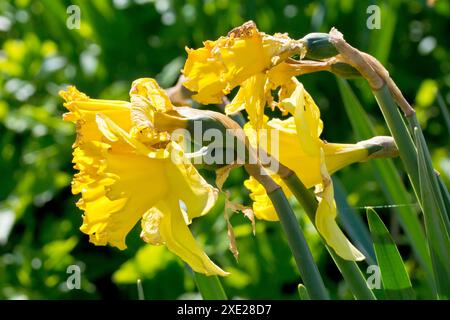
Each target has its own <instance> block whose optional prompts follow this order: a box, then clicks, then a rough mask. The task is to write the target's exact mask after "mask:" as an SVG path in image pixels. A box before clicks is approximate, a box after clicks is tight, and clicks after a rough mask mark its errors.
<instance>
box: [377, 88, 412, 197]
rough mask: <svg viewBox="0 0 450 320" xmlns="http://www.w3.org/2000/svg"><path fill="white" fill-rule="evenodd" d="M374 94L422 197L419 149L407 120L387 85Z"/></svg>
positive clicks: (410, 175) (410, 177)
mask: <svg viewBox="0 0 450 320" xmlns="http://www.w3.org/2000/svg"><path fill="white" fill-rule="evenodd" d="M373 94H374V95H375V98H376V100H377V103H378V105H379V106H380V109H381V112H382V113H383V116H384V118H385V120H386V123H387V125H388V127H389V130H390V131H391V134H392V137H393V138H394V139H395V142H396V144H397V147H398V151H399V154H400V158H401V159H402V161H403V164H404V166H405V169H406V172H407V174H408V176H409V179H410V181H411V184H412V186H413V188H414V192H415V193H416V196H417V199H420V196H419V195H420V184H419V171H418V164H417V150H416V147H415V145H414V142H413V140H412V138H411V135H410V134H409V132H408V128H407V127H406V124H405V122H404V121H403V119H402V116H401V114H400V112H399V110H398V108H397V105H396V104H395V102H394V100H393V98H392V95H391V92H390V91H389V89H388V87H387V85H384V86H383V87H381V89H379V90H373Z"/></svg>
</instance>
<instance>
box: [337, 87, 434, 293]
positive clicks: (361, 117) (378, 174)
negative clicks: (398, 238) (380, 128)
mask: <svg viewBox="0 0 450 320" xmlns="http://www.w3.org/2000/svg"><path fill="white" fill-rule="evenodd" d="M338 85H339V89H340V92H341V96H342V99H343V102H344V107H345V110H346V112H347V114H348V116H349V119H350V122H351V124H352V127H353V131H354V132H355V136H356V138H357V139H360V140H362V139H368V138H371V137H373V136H375V135H376V132H375V129H374V127H373V125H372V122H371V121H370V119H369V117H368V116H367V114H366V112H365V111H364V109H363V107H362V105H361V103H360V102H359V100H358V98H357V97H356V95H355V94H354V93H353V91H352V89H351V88H350V85H349V84H348V82H347V81H345V80H342V79H338ZM369 165H370V166H371V167H372V171H373V174H374V176H375V178H376V180H377V181H378V183H379V185H380V186H381V188H382V190H383V193H384V195H385V197H386V199H387V200H388V201H389V204H401V206H398V207H395V208H393V211H394V212H395V213H396V214H397V217H398V219H399V221H400V224H401V226H402V228H403V229H404V230H405V233H406V236H407V237H408V239H409V241H410V243H411V247H412V249H413V251H414V254H415V255H416V257H417V259H418V262H419V263H420V265H421V266H422V267H423V269H424V270H425V273H426V275H427V279H428V282H429V283H430V285H431V286H434V281H433V269H432V266H431V258H430V255H429V252H428V248H427V245H426V238H425V233H424V230H423V228H422V225H421V223H420V220H419V217H418V215H417V212H416V210H414V206H413V205H411V206H408V205H406V204H410V203H412V200H411V196H410V195H409V193H408V191H407V190H406V188H405V186H404V184H403V182H402V179H401V178H400V175H399V174H398V172H397V170H396V169H395V166H394V163H393V161H392V160H390V159H380V160H371V161H370V163H369Z"/></svg>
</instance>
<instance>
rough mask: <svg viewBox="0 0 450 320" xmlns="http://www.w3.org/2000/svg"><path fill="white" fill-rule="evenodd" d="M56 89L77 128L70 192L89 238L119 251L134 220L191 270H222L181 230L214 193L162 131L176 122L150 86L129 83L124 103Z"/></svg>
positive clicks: (169, 106) (151, 239)
mask: <svg viewBox="0 0 450 320" xmlns="http://www.w3.org/2000/svg"><path fill="white" fill-rule="evenodd" d="M60 94H61V96H62V97H63V98H64V99H65V100H66V103H65V104H64V105H65V106H66V108H67V109H69V111H70V112H69V113H67V114H66V115H65V116H64V119H65V120H67V121H72V122H75V123H76V127H77V142H76V143H75V144H74V153H73V155H74V159H73V162H74V163H75V166H74V167H75V169H77V170H78V173H77V174H76V175H75V177H74V180H73V183H72V191H73V193H74V194H77V193H80V194H81V199H80V200H79V201H78V203H77V206H78V207H79V208H80V209H82V210H83V211H84V215H83V224H82V226H81V228H80V229H81V231H83V232H84V233H86V234H88V235H89V237H90V241H91V242H92V243H94V244H95V245H107V244H110V245H112V246H116V247H118V248H119V249H125V248H126V244H125V239H126V236H127V234H128V233H129V232H130V230H131V229H132V228H133V227H134V226H135V225H136V224H137V223H138V222H139V220H141V225H142V233H141V237H142V239H143V240H144V241H146V242H147V243H149V244H152V245H162V244H164V245H166V246H167V248H168V249H169V250H171V251H172V252H173V253H175V254H176V255H178V256H179V257H180V258H181V259H183V260H184V261H185V262H186V263H188V264H189V265H190V266H191V267H192V269H193V270H194V271H196V272H201V273H204V274H207V275H213V274H217V275H226V274H227V273H226V272H225V271H223V270H222V269H221V268H219V267H218V266H216V265H215V264H214V263H213V262H212V261H211V260H210V259H209V258H208V256H207V255H206V254H205V252H204V251H203V250H202V249H201V248H200V246H199V245H198V244H197V243H196V241H195V239H194V237H193V235H192V234H191V232H190V230H189V228H188V225H189V224H190V222H191V221H192V219H193V218H195V217H199V216H201V215H204V214H206V213H207V212H208V211H209V209H210V208H211V207H212V206H213V205H214V203H215V201H216V199H217V190H216V189H215V188H213V187H212V186H210V185H209V184H208V183H207V182H206V181H205V180H204V179H203V177H202V176H201V175H200V174H199V173H198V172H197V170H196V169H195V168H194V167H193V165H192V164H191V163H190V162H189V160H188V159H187V158H186V157H185V155H184V152H183V150H182V148H181V147H180V146H179V145H178V144H177V142H176V141H171V139H170V130H169V129H170V128H171V127H176V126H177V124H179V122H178V121H179V119H178V118H175V117H172V115H171V112H172V111H173V106H172V104H171V103H170V100H169V98H168V96H167V95H166V93H165V92H164V91H163V90H162V89H161V88H160V87H159V86H158V84H157V83H156V82H155V81H154V80H153V79H139V80H136V81H135V82H134V83H133V85H132V89H131V91H130V96H131V98H130V101H131V102H125V101H124V102H122V101H109V100H97V99H90V98H89V97H88V96H86V95H85V94H83V93H81V92H79V91H77V90H76V89H75V88H74V87H69V88H68V89H67V90H66V91H63V92H61V93H60ZM171 119H172V120H173V121H171ZM168 128H169V129H168Z"/></svg>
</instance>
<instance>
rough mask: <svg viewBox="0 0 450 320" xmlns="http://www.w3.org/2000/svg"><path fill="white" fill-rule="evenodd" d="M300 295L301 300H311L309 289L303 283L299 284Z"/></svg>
mask: <svg viewBox="0 0 450 320" xmlns="http://www.w3.org/2000/svg"><path fill="white" fill-rule="evenodd" d="M298 295H299V297H300V300H311V298H310V297H309V294H308V290H306V287H305V286H304V285H302V284H301V283H300V284H299V285H298Z"/></svg>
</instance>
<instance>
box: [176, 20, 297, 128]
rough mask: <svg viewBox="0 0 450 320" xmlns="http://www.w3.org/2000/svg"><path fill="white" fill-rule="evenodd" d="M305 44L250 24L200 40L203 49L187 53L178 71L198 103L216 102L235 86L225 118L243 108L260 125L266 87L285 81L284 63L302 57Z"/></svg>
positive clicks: (287, 74) (267, 92) (267, 98)
mask: <svg viewBox="0 0 450 320" xmlns="http://www.w3.org/2000/svg"><path fill="white" fill-rule="evenodd" d="M304 50H305V49H304V43H303V42H302V41H299V40H293V39H291V38H289V37H288V36H287V35H286V34H275V35H273V36H271V35H267V34H265V33H263V32H259V31H258V29H257V28H256V25H255V24H254V23H253V22H252V21H249V22H247V23H245V24H243V25H242V26H240V27H238V28H235V29H233V30H232V31H230V32H229V34H228V36H226V37H221V38H219V39H218V40H216V41H206V42H204V47H202V48H199V49H196V50H192V49H187V52H188V58H187V61H186V64H185V66H184V70H183V73H184V75H185V77H186V81H185V82H184V86H185V87H186V88H188V89H189V90H191V91H193V92H196V94H195V95H194V96H193V99H195V100H197V101H198V102H200V103H203V104H209V103H221V102H222V97H223V96H224V95H227V94H228V93H230V91H231V90H232V89H233V88H235V87H236V86H238V85H240V86H241V88H240V90H239V92H238V93H237V95H236V97H235V98H234V99H233V101H232V102H231V104H229V105H228V106H226V112H227V114H232V113H235V112H238V111H240V110H242V109H244V108H245V109H246V110H247V112H248V113H249V118H250V121H251V122H252V123H253V124H256V125H260V124H261V121H262V114H263V109H264V107H265V105H266V104H267V103H268V102H269V103H270V102H271V101H272V99H271V92H270V91H271V89H274V88H276V87H278V86H280V85H282V84H283V83H284V82H286V81H288V80H289V79H290V78H291V77H292V76H293V74H291V73H290V72H289V71H288V72H286V71H287V70H286V68H285V65H283V61H285V60H286V59H288V58H289V57H290V56H293V55H296V54H299V55H300V56H303V55H304Z"/></svg>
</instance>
